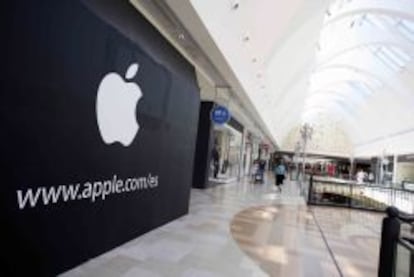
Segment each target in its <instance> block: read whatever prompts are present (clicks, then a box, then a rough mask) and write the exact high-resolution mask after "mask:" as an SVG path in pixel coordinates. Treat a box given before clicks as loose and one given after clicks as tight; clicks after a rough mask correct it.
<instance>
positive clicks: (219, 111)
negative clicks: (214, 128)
mask: <svg viewBox="0 0 414 277" xmlns="http://www.w3.org/2000/svg"><path fill="white" fill-rule="evenodd" d="M211 120H212V121H213V122H214V123H216V124H220V125H221V124H224V123H227V122H228V121H229V120H230V112H229V110H228V109H227V108H226V107H223V106H219V105H217V106H215V107H214V108H213V109H212V110H211Z"/></svg>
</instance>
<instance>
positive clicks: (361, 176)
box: [356, 169, 365, 184]
mask: <svg viewBox="0 0 414 277" xmlns="http://www.w3.org/2000/svg"><path fill="white" fill-rule="evenodd" d="M364 178H365V172H364V171H363V170H362V169H359V170H358V172H357V174H356V180H357V183H358V184H362V183H363V182H364Z"/></svg>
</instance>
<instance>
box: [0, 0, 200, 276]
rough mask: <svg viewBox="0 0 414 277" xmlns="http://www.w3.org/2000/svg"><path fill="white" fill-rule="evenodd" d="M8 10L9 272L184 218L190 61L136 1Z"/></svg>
mask: <svg viewBox="0 0 414 277" xmlns="http://www.w3.org/2000/svg"><path fill="white" fill-rule="evenodd" d="M2 8H3V9H2V11H1V13H2V23H3V24H2V27H4V28H3V33H2V37H3V41H4V42H5V43H3V45H2V53H1V54H2V57H3V59H2V67H1V75H2V76H3V77H4V78H2V90H1V101H0V126H2V136H1V144H0V147H1V158H0V163H1V165H2V180H3V182H2V185H1V187H0V207H1V212H0V218H1V219H2V221H1V224H2V233H3V243H2V255H1V259H2V262H3V264H2V265H3V266H2V273H3V274H2V276H56V275H58V274H59V273H62V272H63V271H65V270H68V269H70V268H72V267H74V266H76V265H79V264H80V263H83V262H85V261H87V260H89V259H92V258H93V257H96V256H97V255H100V254H102V253H104V252H106V251H108V250H110V249H113V248H114V247H117V246H118V245H120V244H123V243H125V242H127V241H129V240H132V239H134V238H136V237H138V236H139V235H141V234H143V233H146V232H148V231H150V230H152V229H154V228H156V227H158V226H161V225H163V224H166V223H168V222H169V221H171V220H174V219H176V218H178V217H180V216H183V215H184V214H186V213H187V212H188V204H189V197H190V188H191V180H192V172H191V168H192V166H193V162H194V152H195V141H196V135H197V116H198V113H199V107H200V95H199V88H198V86H197V80H196V77H195V72H194V67H193V66H192V65H190V64H189V63H188V61H187V60H185V59H184V58H183V57H182V56H181V55H180V54H179V53H178V52H177V51H176V50H175V49H174V48H173V47H172V46H171V45H170V44H169V42H168V41H167V40H165V38H163V36H162V35H161V34H160V33H159V32H158V31H157V30H156V29H155V28H154V27H153V26H152V25H151V24H149V23H148V22H147V21H146V20H145V18H144V17H143V16H141V15H140V14H139V13H138V12H137V11H136V9H135V8H134V7H133V6H132V5H131V4H130V3H129V2H128V1H77V0H60V1H53V0H44V1H41V2H38V1H24V2H22V1H6V2H4V4H3V6H2Z"/></svg>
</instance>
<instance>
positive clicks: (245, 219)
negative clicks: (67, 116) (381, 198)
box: [62, 175, 383, 277]
mask: <svg viewBox="0 0 414 277" xmlns="http://www.w3.org/2000/svg"><path fill="white" fill-rule="evenodd" d="M273 182H274V181H273V177H272V176H271V175H268V178H267V180H266V183H265V184H252V183H250V182H249V180H248V179H245V180H243V181H242V182H240V183H232V184H226V185H221V186H216V187H213V188H209V189H206V190H198V189H193V190H192V191H191V202H190V211H189V214H188V215H185V216H183V217H181V218H179V219H177V220H175V221H173V222H171V223H168V224H166V225H164V226H161V227H159V228H157V229H155V230H153V231H150V232H148V233H146V234H145V235H143V236H141V237H139V238H137V239H134V240H132V241H130V242H128V243H126V244H124V245H122V246H120V247H117V248H115V249H114V250H111V251H109V252H107V253H105V254H103V255H101V256H99V257H97V258H95V259H92V260H90V261H88V262H86V263H85V264H82V265H81V266H79V267H77V268H74V269H72V270H70V271H68V272H66V273H64V274H62V276H65V277H72V276H73V277H75V276H79V277H80V276H96V277H98V276H102V277H106V276H108V277H109V276H123V277H135V276H148V277H158V276H180V277H225V276H304V277H308V276H309V277H313V276H315V277H322V276H327V277H330V276H349V277H351V276H353V277H369V276H376V274H377V264H378V253H379V239H380V232H379V231H380V221H381V219H382V217H383V216H382V214H380V213H369V212H364V211H356V210H348V209H341V208H324V207H307V206H306V204H305V201H304V198H303V196H301V195H300V190H299V188H298V185H297V184H296V182H294V181H292V182H290V181H287V182H286V183H285V184H284V186H283V191H282V193H279V192H278V191H277V190H276V188H275V186H274V185H273Z"/></svg>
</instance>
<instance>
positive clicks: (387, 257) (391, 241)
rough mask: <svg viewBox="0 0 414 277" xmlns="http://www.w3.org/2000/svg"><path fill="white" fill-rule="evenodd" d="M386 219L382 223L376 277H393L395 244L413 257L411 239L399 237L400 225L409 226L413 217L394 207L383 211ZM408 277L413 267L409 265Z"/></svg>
mask: <svg viewBox="0 0 414 277" xmlns="http://www.w3.org/2000/svg"><path fill="white" fill-rule="evenodd" d="M385 212H386V214H387V217H385V218H384V219H383V221H382V230H381V246H380V255H379V266H378V277H394V276H395V272H396V265H397V244H400V245H403V246H404V247H406V248H407V249H408V250H409V251H410V252H411V253H412V254H411V255H414V250H413V244H412V238H407V237H401V224H406V223H408V224H411V222H412V219H413V218H414V215H412V214H406V213H402V212H400V211H399V210H398V209H397V208H396V207H392V206H391V207H388V208H387V209H386V210H385ZM410 274H411V275H410V276H412V275H414V267H413V265H412V264H411V265H410Z"/></svg>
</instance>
